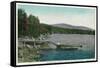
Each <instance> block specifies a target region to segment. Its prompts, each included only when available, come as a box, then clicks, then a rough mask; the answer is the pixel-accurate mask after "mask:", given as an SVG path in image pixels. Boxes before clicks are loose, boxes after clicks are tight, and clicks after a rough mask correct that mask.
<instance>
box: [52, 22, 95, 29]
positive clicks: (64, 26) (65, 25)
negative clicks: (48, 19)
mask: <svg viewBox="0 0 100 68" xmlns="http://www.w3.org/2000/svg"><path fill="white" fill-rule="evenodd" d="M52 26H54V27H60V28H68V29H81V30H93V29H91V28H88V27H84V26H74V25H69V24H64V23H60V24H53V25H52Z"/></svg>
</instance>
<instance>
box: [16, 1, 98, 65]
mask: <svg viewBox="0 0 100 68" xmlns="http://www.w3.org/2000/svg"><path fill="white" fill-rule="evenodd" d="M96 12H97V11H96V7H94V6H89V7H88V6H78V5H76V6H75V5H56V4H40V3H39V4H38V3H16V63H17V64H18V65H29V64H49V63H66V62H84V61H96V49H97V44H96V37H97V36H96V35H97V34H96V33H97V32H96V30H97V27H96V26H97V25H96V23H97V21H96V20H97V19H96Z"/></svg>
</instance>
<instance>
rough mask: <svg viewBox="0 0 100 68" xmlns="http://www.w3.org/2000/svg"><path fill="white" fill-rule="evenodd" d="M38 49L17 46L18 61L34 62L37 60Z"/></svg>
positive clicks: (38, 56)
mask: <svg viewBox="0 0 100 68" xmlns="http://www.w3.org/2000/svg"><path fill="white" fill-rule="evenodd" d="M39 58H40V55H39V50H38V49H35V48H28V47H27V46H22V47H18V62H19V63H21V62H34V61H39Z"/></svg>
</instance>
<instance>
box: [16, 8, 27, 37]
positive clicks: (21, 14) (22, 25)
mask: <svg viewBox="0 0 100 68" xmlns="http://www.w3.org/2000/svg"><path fill="white" fill-rule="evenodd" d="M27 30H28V19H27V14H26V13H25V11H24V10H22V9H18V36H19V37H20V36H21V37H22V36H25V35H27Z"/></svg>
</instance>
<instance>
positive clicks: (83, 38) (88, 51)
mask: <svg viewBox="0 0 100 68" xmlns="http://www.w3.org/2000/svg"><path fill="white" fill-rule="evenodd" d="M47 40H49V41H51V42H55V43H62V44H68V45H73V46H76V45H80V44H81V45H82V48H80V49H78V50H60V49H57V50H56V49H54V50H42V53H41V55H40V60H41V61H52V60H76V59H92V58H95V35H83V34H82V35H81V34H52V35H50V36H49V38H48V39H47Z"/></svg>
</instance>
